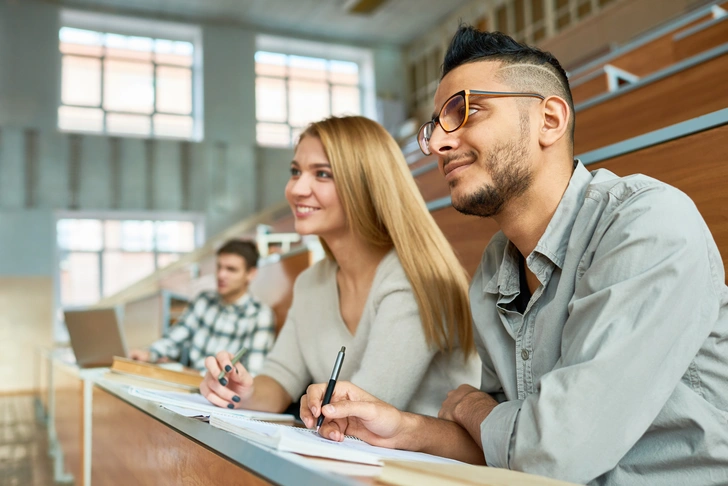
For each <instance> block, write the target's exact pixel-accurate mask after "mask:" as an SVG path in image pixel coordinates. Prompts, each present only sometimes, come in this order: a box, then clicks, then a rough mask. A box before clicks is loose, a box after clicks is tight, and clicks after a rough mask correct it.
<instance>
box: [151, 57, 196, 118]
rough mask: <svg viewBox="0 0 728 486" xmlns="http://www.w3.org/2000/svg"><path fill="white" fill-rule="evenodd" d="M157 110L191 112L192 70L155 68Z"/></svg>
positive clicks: (186, 113)
mask: <svg viewBox="0 0 728 486" xmlns="http://www.w3.org/2000/svg"><path fill="white" fill-rule="evenodd" d="M157 111H163V112H166V113H180V114H185V115H188V114H190V113H192V71H191V70H190V69H185V68H173V67H165V66H159V67H158V68H157Z"/></svg>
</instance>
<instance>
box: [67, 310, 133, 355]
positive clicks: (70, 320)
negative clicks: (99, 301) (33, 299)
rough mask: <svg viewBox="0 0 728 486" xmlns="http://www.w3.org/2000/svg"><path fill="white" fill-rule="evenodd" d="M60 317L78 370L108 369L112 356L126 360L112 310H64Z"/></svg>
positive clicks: (122, 337)
mask: <svg viewBox="0 0 728 486" xmlns="http://www.w3.org/2000/svg"><path fill="white" fill-rule="evenodd" d="M63 315H64V318H65V320H66V328H68V335H69V337H70V338H71V347H72V348H73V353H74V354H75V355H76V364H77V365H78V366H79V367H81V368H95V367H102V366H111V363H112V361H113V358H114V356H123V357H126V356H127V353H126V343H125V342H124V335H123V333H122V331H121V327H120V325H119V320H118V319H117V316H116V309H115V308H113V307H110V308H102V309H84V310H64V311H63Z"/></svg>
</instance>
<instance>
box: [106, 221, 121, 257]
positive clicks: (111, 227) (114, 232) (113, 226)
mask: <svg viewBox="0 0 728 486" xmlns="http://www.w3.org/2000/svg"><path fill="white" fill-rule="evenodd" d="M104 247H105V248H106V249H107V250H118V249H119V248H121V221H119V220H116V219H110V220H107V221H104Z"/></svg>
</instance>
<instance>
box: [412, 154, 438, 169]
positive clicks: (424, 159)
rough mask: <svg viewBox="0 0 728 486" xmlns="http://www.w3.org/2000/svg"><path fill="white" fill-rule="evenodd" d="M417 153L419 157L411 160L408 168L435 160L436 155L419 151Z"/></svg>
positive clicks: (414, 167)
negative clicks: (414, 160)
mask: <svg viewBox="0 0 728 486" xmlns="http://www.w3.org/2000/svg"><path fill="white" fill-rule="evenodd" d="M418 155H419V156H420V158H419V159H418V160H417V161H416V162H412V163H411V164H410V165H409V168H410V170H413V169H416V168H418V167H422V166H423V165H427V164H431V163H432V162H437V157H435V156H434V155H425V154H423V153H422V152H419V151H418Z"/></svg>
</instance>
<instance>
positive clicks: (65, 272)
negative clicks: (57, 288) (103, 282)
mask: <svg viewBox="0 0 728 486" xmlns="http://www.w3.org/2000/svg"><path fill="white" fill-rule="evenodd" d="M60 266H61V268H60V270H61V271H60V273H61V275H60V279H61V305H64V306H69V305H87V304H93V303H95V302H96V301H98V300H99V298H100V297H101V293H100V291H99V255H98V253H66V254H65V255H64V256H62V257H61V264H60Z"/></svg>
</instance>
